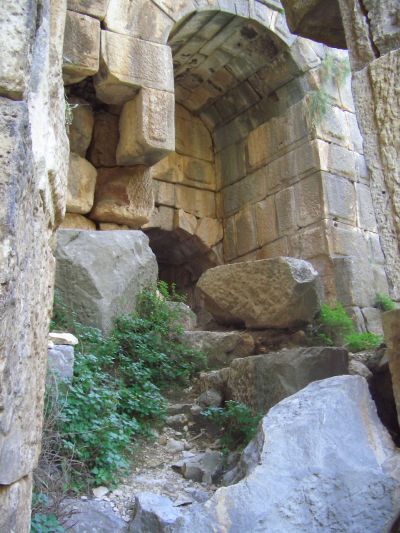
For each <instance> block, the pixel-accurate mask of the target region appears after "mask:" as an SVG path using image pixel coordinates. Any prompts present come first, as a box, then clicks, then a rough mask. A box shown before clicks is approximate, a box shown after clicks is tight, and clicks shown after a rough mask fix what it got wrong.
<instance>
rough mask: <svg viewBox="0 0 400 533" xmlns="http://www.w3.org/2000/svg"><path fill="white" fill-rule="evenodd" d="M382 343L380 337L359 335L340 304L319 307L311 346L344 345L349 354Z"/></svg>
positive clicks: (311, 336)
mask: <svg viewBox="0 0 400 533" xmlns="http://www.w3.org/2000/svg"><path fill="white" fill-rule="evenodd" d="M382 341H383V337H382V336H381V335H376V334H374V333H369V332H364V333H359V332H357V331H356V328H355V326H354V324H353V321H352V320H351V318H350V317H349V315H348V314H347V312H346V309H345V308H344V307H343V305H342V304H341V303H336V304H334V305H333V306H330V305H327V304H324V305H323V306H322V307H321V311H320V314H319V317H318V318H317V320H316V322H315V324H314V327H313V328H312V333H311V335H310V343H311V344H314V345H315V344H321V345H324V346H334V345H341V344H344V345H345V346H346V347H347V348H348V349H349V350H350V351H351V352H360V351H362V350H371V349H374V348H377V347H378V346H379V345H380V344H381V343H382Z"/></svg>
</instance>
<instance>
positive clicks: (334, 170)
mask: <svg viewBox="0 0 400 533" xmlns="http://www.w3.org/2000/svg"><path fill="white" fill-rule="evenodd" d="M312 144H313V147H314V149H315V150H316V153H317V154H318V158H319V162H320V164H319V166H320V169H321V170H325V171H326V172H330V173H331V174H337V175H339V176H346V177H349V178H352V179H355V178H356V158H355V154H354V152H353V151H351V150H347V149H346V148H344V147H342V146H338V145H337V144H332V143H327V142H325V141H320V140H317V141H313V143H312Z"/></svg>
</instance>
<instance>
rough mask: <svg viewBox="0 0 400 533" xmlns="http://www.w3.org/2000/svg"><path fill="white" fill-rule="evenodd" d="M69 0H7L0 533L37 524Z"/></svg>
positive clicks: (0, 192) (0, 145) (0, 191)
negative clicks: (34, 496)
mask: <svg viewBox="0 0 400 533" xmlns="http://www.w3.org/2000/svg"><path fill="white" fill-rule="evenodd" d="M65 9H66V5H65V2H64V1H63V0H52V1H51V2H50V0H43V1H36V0H30V1H23V0H21V1H15V0H13V1H11V0H4V1H3V2H2V3H1V5H0V21H1V22H0V26H1V31H0V42H1V50H2V53H1V57H0V72H1V75H0V95H1V96H0V107H1V113H0V132H1V141H0V183H1V187H0V203H1V208H0V250H1V253H0V273H1V274H0V275H1V298H0V531H7V532H10V533H11V532H13V533H25V532H28V531H29V529H30V499H31V489H32V470H33V469H34V467H35V464H36V461H37V458H38V454H39V451H40V440H41V426H42V411H43V395H44V378H45V371H46V360H47V331H48V322H49V312H50V306H51V302H52V287H53V269H54V259H53V256H52V253H51V249H50V244H49V241H50V237H51V235H52V231H53V228H54V227H55V226H56V225H57V224H58V223H59V222H60V221H61V219H62V217H63V214H64V209H65V189H66V170H67V160H68V144H67V138H66V134H65V125H64V96H63V87H62V80H61V57H62V44H63V32H64V19H65Z"/></svg>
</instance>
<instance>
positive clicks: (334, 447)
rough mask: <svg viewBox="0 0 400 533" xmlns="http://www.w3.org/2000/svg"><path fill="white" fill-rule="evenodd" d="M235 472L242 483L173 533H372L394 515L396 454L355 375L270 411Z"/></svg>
mask: <svg viewBox="0 0 400 533" xmlns="http://www.w3.org/2000/svg"><path fill="white" fill-rule="evenodd" d="M241 466H242V470H243V474H244V475H245V476H246V477H245V479H243V480H241V481H239V482H238V483H236V484H235V485H232V486H229V487H225V488H221V489H219V490H217V492H216V493H215V494H214V496H213V497H212V498H211V499H210V500H208V502H207V504H206V505H205V506H203V507H201V508H193V509H192V510H190V511H189V512H188V514H187V515H185V516H184V517H183V518H182V521H181V522H180V524H179V527H176V528H175V529H174V530H173V531H174V532H175V531H176V532H179V533H189V532H191V533H193V532H196V533H209V532H210V531H214V532H218V533H220V532H224V533H243V532H246V533H255V532H268V533H282V532H285V533H310V532H324V533H328V532H329V533H330V532H333V531H335V532H338V533H339V532H346V533H377V532H378V531H383V530H384V527H385V524H386V523H387V522H388V521H389V520H390V519H391V517H392V516H393V515H394V514H395V512H396V497H397V495H398V491H399V490H400V481H399V479H400V457H399V452H398V451H397V450H396V448H395V446H394V444H393V442H392V440H391V439H390V436H389V434H388V433H387V431H386V429H385V428H384V427H383V425H382V423H381V422H380V420H379V418H378V416H377V413H376V408H375V405H374V402H373V401H372V399H371V397H370V395H369V391H368V385H367V382H366V381H365V379H363V378H361V377H359V376H339V377H334V378H331V379H326V380H323V381H318V382H316V383H312V384H310V385H309V386H308V387H306V388H305V389H303V390H302V391H300V392H298V393H297V394H295V395H293V396H291V397H290V398H286V399H285V400H283V401H282V402H280V403H279V404H278V405H276V406H275V407H273V408H272V409H271V410H270V411H269V413H268V415H267V416H266V417H264V419H263V421H262V424H261V426H260V428H259V432H258V434H257V436H256V438H255V439H254V440H253V441H252V442H251V443H250V444H249V446H248V447H247V448H246V450H245V453H244V454H243V457H242V465H241ZM397 501H398V500H397Z"/></svg>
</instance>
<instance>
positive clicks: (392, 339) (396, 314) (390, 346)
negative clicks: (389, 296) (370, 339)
mask: <svg viewBox="0 0 400 533" xmlns="http://www.w3.org/2000/svg"><path fill="white" fill-rule="evenodd" d="M382 319H383V331H384V334H385V342H386V345H387V354H388V358H389V368H390V374H391V376H392V385H393V394H394V398H395V401H396V409H397V418H398V420H399V423H400V309H395V310H394V311H388V312H386V313H383V315H382Z"/></svg>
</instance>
